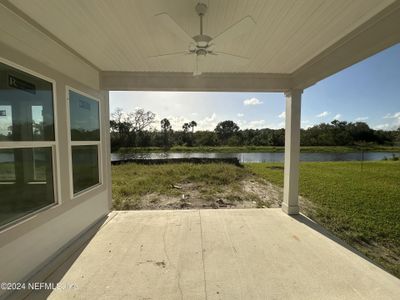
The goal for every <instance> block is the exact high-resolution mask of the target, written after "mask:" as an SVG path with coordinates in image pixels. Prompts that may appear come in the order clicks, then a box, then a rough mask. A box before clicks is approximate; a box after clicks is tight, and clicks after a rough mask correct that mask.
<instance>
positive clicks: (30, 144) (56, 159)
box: [0, 57, 62, 231]
mask: <svg viewBox="0 0 400 300" xmlns="http://www.w3.org/2000/svg"><path fill="white" fill-rule="evenodd" d="M0 63H3V64H5V65H8V66H10V67H12V68H15V69H17V70H19V71H22V72H25V73H27V74H29V75H32V76H35V77H37V78H39V79H42V80H45V81H48V82H50V83H51V85H52V94H53V126H54V141H15V142H13V141H7V142H0V149H15V148H42V147H49V148H51V153H52V169H53V192H54V202H53V203H51V204H49V205H47V206H45V207H42V208H39V209H37V210H35V211H33V212H31V213H28V214H26V215H24V216H22V217H20V218H17V219H15V220H13V221H11V222H9V223H7V224H4V225H2V226H0V231H1V230H3V229H6V228H10V227H14V226H18V225H19V224H21V223H22V222H23V221H25V220H27V219H29V218H31V217H32V216H34V215H40V213H42V212H43V211H45V210H47V209H50V208H53V207H55V206H59V205H61V204H62V200H61V188H60V186H61V181H60V167H59V166H60V153H59V145H58V141H59V139H58V109H57V92H56V91H57V85H56V81H55V80H54V79H52V78H49V77H47V76H44V75H42V74H40V73H37V72H35V71H33V70H31V69H28V68H25V67H23V66H21V65H19V64H16V63H14V62H13V61H10V60H8V59H5V58H3V57H0Z"/></svg>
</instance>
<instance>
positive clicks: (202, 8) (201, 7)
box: [196, 2, 207, 16]
mask: <svg viewBox="0 0 400 300" xmlns="http://www.w3.org/2000/svg"><path fill="white" fill-rule="evenodd" d="M196 12H197V14H198V15H199V16H204V15H205V14H206V12H207V4H205V3H201V2H199V3H197V5H196Z"/></svg>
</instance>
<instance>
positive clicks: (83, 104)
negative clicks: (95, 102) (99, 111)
mask: <svg viewBox="0 0 400 300" xmlns="http://www.w3.org/2000/svg"><path fill="white" fill-rule="evenodd" d="M79 107H80V108H83V109H87V110H90V103H88V102H86V101H83V100H79Z"/></svg>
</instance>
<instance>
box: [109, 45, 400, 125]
mask: <svg viewBox="0 0 400 300" xmlns="http://www.w3.org/2000/svg"><path fill="white" fill-rule="evenodd" d="M116 108H122V109H123V110H124V111H125V112H131V111H134V110H135V109H137V108H143V109H145V110H150V111H152V112H154V113H155V114H156V123H154V127H155V128H158V129H159V127H160V125H159V124H160V120H161V119H163V118H168V119H169V120H170V122H171V124H172V129H174V130H180V129H181V128H182V124H183V123H185V122H189V121H192V120H194V121H196V122H197V124H198V126H197V128H196V130H213V129H214V128H215V126H216V125H217V124H218V122H221V121H224V120H233V121H234V122H236V123H237V124H238V125H239V127H240V128H241V129H245V128H254V129H255V128H275V129H276V128H284V121H285V113H284V111H285V98H284V95H283V94H282V93H222V92H111V93H110V111H111V112H113V111H115V109H116ZM334 119H338V120H341V121H348V122H357V121H362V122H366V123H367V124H368V125H369V126H370V127H372V128H374V129H383V130H392V129H397V128H399V127H400V44H397V45H395V46H393V47H391V48H388V49H386V50H384V51H382V52H380V53H378V54H376V55H374V56H372V57H370V58H368V59H366V60H364V61H362V62H359V63H357V64H355V65H353V66H351V67H349V68H347V69H345V70H342V71H341V72H339V73H337V74H335V75H332V76H330V77H328V78H326V79H324V80H322V81H320V82H318V83H317V84H315V85H313V86H311V87H309V88H307V89H306V90H304V92H303V96H302V113H301V120H302V124H301V126H302V128H308V127H310V126H313V125H315V124H319V123H322V122H324V123H328V122H331V121H332V120H334Z"/></svg>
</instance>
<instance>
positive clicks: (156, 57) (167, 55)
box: [147, 51, 190, 60]
mask: <svg viewBox="0 0 400 300" xmlns="http://www.w3.org/2000/svg"><path fill="white" fill-rule="evenodd" d="M188 54H190V53H189V52H187V51H179V52H172V53H165V54H160V55H154V56H148V57H147V59H150V60H162V59H171V58H175V57H180V56H182V55H188Z"/></svg>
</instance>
